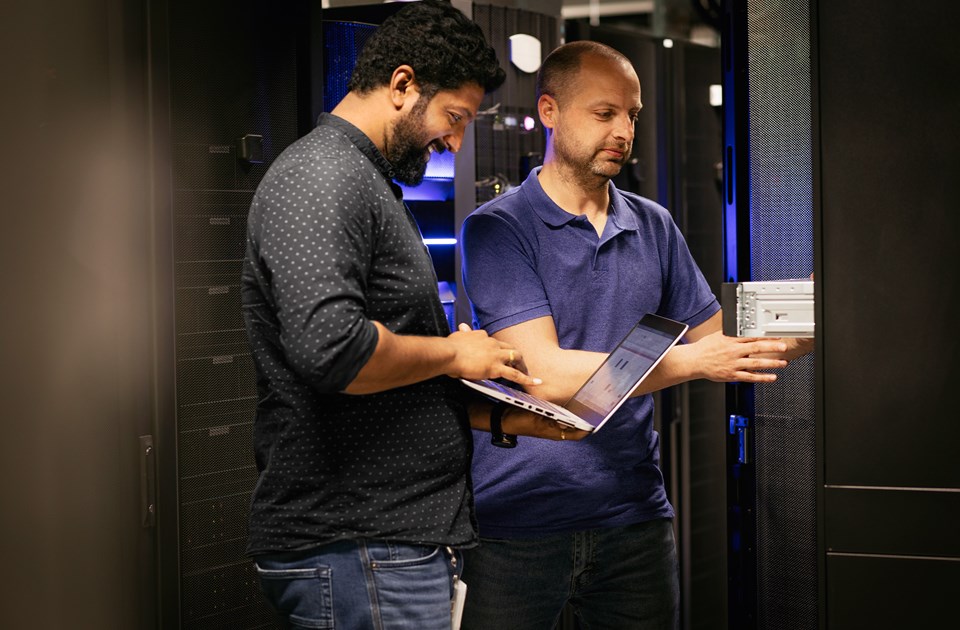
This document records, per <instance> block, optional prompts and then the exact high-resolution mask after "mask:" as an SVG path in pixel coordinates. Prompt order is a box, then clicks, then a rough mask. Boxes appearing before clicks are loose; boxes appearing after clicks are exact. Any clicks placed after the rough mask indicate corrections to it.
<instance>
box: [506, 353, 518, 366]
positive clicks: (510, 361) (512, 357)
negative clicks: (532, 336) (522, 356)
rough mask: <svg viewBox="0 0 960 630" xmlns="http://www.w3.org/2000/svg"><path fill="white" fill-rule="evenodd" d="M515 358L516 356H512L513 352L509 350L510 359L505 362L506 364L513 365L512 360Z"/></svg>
mask: <svg viewBox="0 0 960 630" xmlns="http://www.w3.org/2000/svg"><path fill="white" fill-rule="evenodd" d="M515 356H516V355H515V354H514V352H513V350H511V351H510V359H509V360H508V361H507V363H510V364H512V363H513V359H514V357H515Z"/></svg>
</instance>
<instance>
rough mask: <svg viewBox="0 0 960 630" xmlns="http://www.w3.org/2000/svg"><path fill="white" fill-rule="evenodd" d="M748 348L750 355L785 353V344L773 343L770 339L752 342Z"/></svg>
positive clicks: (780, 342)
mask: <svg viewBox="0 0 960 630" xmlns="http://www.w3.org/2000/svg"><path fill="white" fill-rule="evenodd" d="M750 347H751V348H752V350H750V354H762V353H764V352H786V351H787V344H785V343H784V342H782V341H773V340H770V339H766V340H759V341H755V342H753V343H752V344H751V345H750Z"/></svg>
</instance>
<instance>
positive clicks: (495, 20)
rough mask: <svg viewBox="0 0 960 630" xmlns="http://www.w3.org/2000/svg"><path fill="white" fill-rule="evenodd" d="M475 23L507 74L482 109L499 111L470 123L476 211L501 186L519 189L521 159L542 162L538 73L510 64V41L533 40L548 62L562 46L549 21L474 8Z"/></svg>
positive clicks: (493, 8)
mask: <svg viewBox="0 0 960 630" xmlns="http://www.w3.org/2000/svg"><path fill="white" fill-rule="evenodd" d="M473 21H474V22H476V23H477V24H479V25H480V28H481V29H482V30H483V34H484V35H485V36H486V38H487V41H488V42H490V45H491V46H493V48H494V49H495V50H496V51H497V58H498V59H499V60H500V65H501V66H503V68H504V70H506V72H507V80H506V81H505V82H504V84H503V85H502V86H500V88H499V89H497V90H496V91H495V92H493V93H491V94H488V95H487V96H486V97H484V99H483V103H482V104H481V106H480V109H481V111H487V112H491V110H493V108H494V107H496V106H498V105H499V107H497V108H496V110H495V112H491V113H488V114H485V115H481V116H479V117H478V118H477V120H476V122H475V123H474V125H475V128H476V131H475V133H476V147H477V149H476V160H477V161H476V165H477V182H478V186H477V204H478V205H479V204H482V203H484V202H486V201H489V200H490V199H492V198H493V197H495V196H496V195H497V194H500V193H502V192H504V189H505V188H504V187H505V186H517V185H519V184H520V183H521V181H522V180H523V178H524V177H525V176H526V173H524V172H523V170H522V164H521V159H522V158H523V157H524V156H531V158H530V159H529V160H528V161H530V160H532V161H533V162H537V159H538V156H539V158H540V159H541V160H542V156H543V148H544V143H545V136H544V134H543V129H542V127H541V126H540V119H539V117H538V116H537V97H536V87H537V77H536V73H526V72H523V71H521V70H520V69H519V68H517V67H516V66H514V65H513V64H511V63H510V48H509V37H510V36H511V35H514V34H518V33H522V34H525V35H532V36H534V37H536V38H537V39H539V40H540V45H541V51H542V54H543V56H544V57H546V55H547V54H548V53H549V52H550V51H551V50H553V49H554V48H556V47H557V46H558V45H559V43H560V27H559V21H558V19H557V18H556V17H553V16H548V15H544V14H541V13H534V12H531V11H524V10H521V9H511V8H507V7H498V6H491V5H482V4H477V5H474V7H473ZM527 117H529V118H530V119H532V121H534V124H535V126H534V128H533V129H531V130H529V131H528V130H526V129H524V127H523V122H524V119H525V118H527ZM534 165H538V163H536V164H534ZM498 185H499V187H497V186H498Z"/></svg>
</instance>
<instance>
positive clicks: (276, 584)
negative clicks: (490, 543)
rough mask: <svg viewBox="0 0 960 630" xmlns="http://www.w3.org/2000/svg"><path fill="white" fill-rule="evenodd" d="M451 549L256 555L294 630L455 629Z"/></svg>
mask: <svg viewBox="0 0 960 630" xmlns="http://www.w3.org/2000/svg"><path fill="white" fill-rule="evenodd" d="M453 554H455V556H454V557H453V558H451V553H450V552H448V551H447V548H445V547H437V546H435V545H410V544H404V543H392V542H388V541H379V540H378V541H374V540H347V541H340V542H335V543H330V544H327V545H323V546H321V547H316V548H314V549H309V550H307V551H297V552H289V553H277V554H268V555H263V556H257V557H256V558H254V560H255V564H256V568H257V574H258V575H259V577H260V586H261V588H262V589H263V592H264V594H265V595H266V597H267V600H268V601H269V602H270V603H271V604H272V605H273V607H274V608H275V609H276V610H277V611H278V612H279V613H280V614H281V616H282V617H283V618H284V619H285V620H286V621H287V623H288V624H289V627H291V628H337V630H361V629H363V630H368V629H369V630H395V629H396V630H407V629H409V630H450V600H451V597H452V586H453V576H454V573H455V572H459V569H460V567H462V566H463V563H462V561H461V560H460V557H459V556H460V553H459V552H457V551H454V552H453Z"/></svg>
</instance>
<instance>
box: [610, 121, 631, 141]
mask: <svg viewBox="0 0 960 630" xmlns="http://www.w3.org/2000/svg"><path fill="white" fill-rule="evenodd" d="M633 132H634V128H633V118H631V117H630V116H629V115H624V116H617V126H616V128H615V129H614V134H615V135H616V137H617V138H618V139H622V140H625V141H627V142H629V141H631V140H633Z"/></svg>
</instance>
